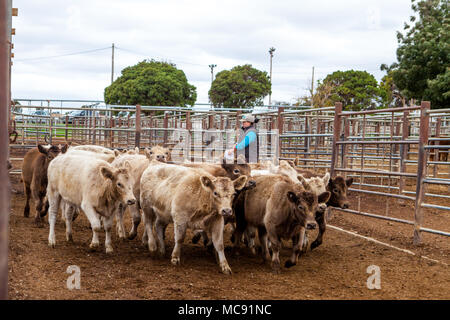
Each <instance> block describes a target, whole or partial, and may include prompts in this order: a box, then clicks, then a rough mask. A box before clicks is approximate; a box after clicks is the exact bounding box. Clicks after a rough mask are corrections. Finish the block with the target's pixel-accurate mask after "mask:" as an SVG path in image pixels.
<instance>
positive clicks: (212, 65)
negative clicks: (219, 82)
mask: <svg viewBox="0 0 450 320" xmlns="http://www.w3.org/2000/svg"><path fill="white" fill-rule="evenodd" d="M208 67H210V68H211V88H212V83H213V80H214V68H215V67H217V64H210V65H209V66H208ZM209 102H211V99H209Z"/></svg>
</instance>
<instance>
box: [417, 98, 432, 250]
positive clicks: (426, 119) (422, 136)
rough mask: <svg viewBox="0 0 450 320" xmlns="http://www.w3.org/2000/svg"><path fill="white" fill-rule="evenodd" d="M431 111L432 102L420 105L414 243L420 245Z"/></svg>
mask: <svg viewBox="0 0 450 320" xmlns="http://www.w3.org/2000/svg"><path fill="white" fill-rule="evenodd" d="M429 109H430V102H428V101H422V104H421V105H420V131H419V149H418V151H419V159H418V163H417V181H416V204H415V208H414V240H413V243H414V244H415V245H418V244H420V243H421V241H422V237H421V234H420V228H421V226H422V222H423V215H422V201H423V198H424V195H425V189H426V188H425V184H424V182H423V179H425V178H426V168H427V160H428V159H427V158H428V157H427V155H428V152H427V150H426V149H425V146H426V145H427V144H428V129H429V125H430V116H429V115H428V113H427V111H428V110H429Z"/></svg>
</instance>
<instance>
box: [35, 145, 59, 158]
mask: <svg viewBox="0 0 450 320" xmlns="http://www.w3.org/2000/svg"><path fill="white" fill-rule="evenodd" d="M38 150H39V152H40V153H42V154H43V155H45V157H46V159H47V160H48V161H52V160H53V159H55V158H56V157H57V156H58V154H59V153H60V152H61V150H60V149H59V148H58V146H52V145H49V146H43V145H41V144H39V145H38Z"/></svg>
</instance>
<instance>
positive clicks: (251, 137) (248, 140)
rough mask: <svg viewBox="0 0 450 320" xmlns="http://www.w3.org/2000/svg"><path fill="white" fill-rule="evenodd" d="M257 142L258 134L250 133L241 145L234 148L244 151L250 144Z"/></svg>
mask: <svg viewBox="0 0 450 320" xmlns="http://www.w3.org/2000/svg"><path fill="white" fill-rule="evenodd" d="M255 140H256V133H255V132H253V131H250V132H249V133H247V135H246V136H245V137H244V139H242V141H241V142H240V143H238V144H237V145H236V146H235V147H234V148H235V149H236V150H242V149H245V147H247V146H248V145H249V144H250V143H252V142H253V141H255Z"/></svg>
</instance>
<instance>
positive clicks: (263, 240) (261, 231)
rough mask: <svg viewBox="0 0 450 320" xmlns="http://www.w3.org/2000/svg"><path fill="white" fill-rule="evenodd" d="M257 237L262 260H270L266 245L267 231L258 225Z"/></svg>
mask: <svg viewBox="0 0 450 320" xmlns="http://www.w3.org/2000/svg"><path fill="white" fill-rule="evenodd" d="M258 238H259V242H260V244H261V249H262V256H263V260H264V261H270V259H271V257H270V253H269V248H268V247H267V231H266V228H264V227H258Z"/></svg>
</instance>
